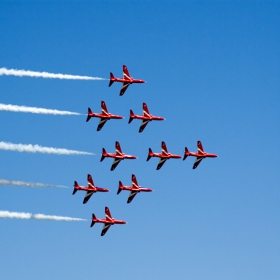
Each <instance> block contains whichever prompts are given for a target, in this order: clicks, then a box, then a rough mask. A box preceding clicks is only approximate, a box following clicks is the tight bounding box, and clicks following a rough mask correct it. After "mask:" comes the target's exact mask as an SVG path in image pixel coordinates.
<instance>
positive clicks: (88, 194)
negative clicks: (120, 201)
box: [72, 174, 109, 204]
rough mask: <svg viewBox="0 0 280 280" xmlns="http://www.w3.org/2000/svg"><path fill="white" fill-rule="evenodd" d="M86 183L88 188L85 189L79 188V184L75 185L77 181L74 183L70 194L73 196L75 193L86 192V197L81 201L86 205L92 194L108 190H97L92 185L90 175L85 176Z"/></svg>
mask: <svg viewBox="0 0 280 280" xmlns="http://www.w3.org/2000/svg"><path fill="white" fill-rule="evenodd" d="M87 181H88V186H87V187H83V186H79V184H78V183H77V181H75V182H74V190H73V193H72V194H75V193H76V192H77V191H86V195H85V198H84V201H83V204H85V203H87V202H88V200H89V199H90V198H91V196H92V194H94V193H96V192H108V191H109V190H108V189H106V188H98V187H96V186H95V185H94V183H93V180H92V177H91V175H90V174H88V176H87Z"/></svg>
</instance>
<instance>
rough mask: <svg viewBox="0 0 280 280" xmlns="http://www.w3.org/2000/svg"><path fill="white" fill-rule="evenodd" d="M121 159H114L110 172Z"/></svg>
mask: <svg viewBox="0 0 280 280" xmlns="http://www.w3.org/2000/svg"><path fill="white" fill-rule="evenodd" d="M120 161H121V159H120V158H116V159H115V160H114V162H113V164H112V166H111V171H113V170H114V169H115V168H116V167H117V165H118V164H119V163H120Z"/></svg>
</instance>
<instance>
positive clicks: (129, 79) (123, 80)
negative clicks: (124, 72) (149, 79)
mask: <svg viewBox="0 0 280 280" xmlns="http://www.w3.org/2000/svg"><path fill="white" fill-rule="evenodd" d="M110 81H112V82H119V83H130V84H144V83H145V81H144V80H140V79H134V78H132V77H127V78H115V77H112V78H110Z"/></svg>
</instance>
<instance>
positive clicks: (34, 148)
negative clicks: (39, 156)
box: [0, 141, 94, 155]
mask: <svg viewBox="0 0 280 280" xmlns="http://www.w3.org/2000/svg"><path fill="white" fill-rule="evenodd" d="M0 150H6V151H16V152H26V153H43V154H56V155H94V154H93V153H88V152H82V151H75V150H67V149H60V148H52V147H42V146H39V145H31V144H28V145H25V144H13V143H9V142H3V141H1V142H0Z"/></svg>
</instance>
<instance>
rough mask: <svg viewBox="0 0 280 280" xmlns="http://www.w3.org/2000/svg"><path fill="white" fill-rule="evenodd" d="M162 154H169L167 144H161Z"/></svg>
mask: <svg viewBox="0 0 280 280" xmlns="http://www.w3.org/2000/svg"><path fill="white" fill-rule="evenodd" d="M161 152H162V154H165V155H167V154H168V150H167V147H166V144H165V142H164V141H162V142H161Z"/></svg>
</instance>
